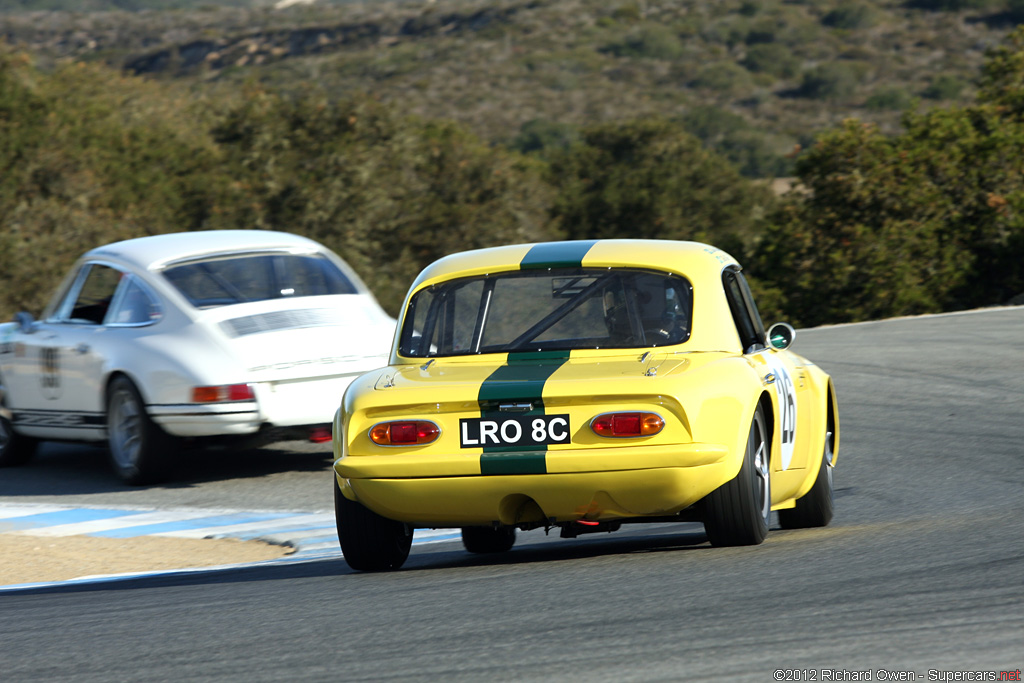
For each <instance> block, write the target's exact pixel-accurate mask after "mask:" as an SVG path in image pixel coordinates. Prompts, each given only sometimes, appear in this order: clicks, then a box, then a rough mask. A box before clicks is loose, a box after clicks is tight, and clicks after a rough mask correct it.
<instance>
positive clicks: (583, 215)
mask: <svg viewBox="0 0 1024 683" xmlns="http://www.w3.org/2000/svg"><path fill="white" fill-rule="evenodd" d="M549 178H550V182H551V184H552V185H553V186H554V187H555V189H556V191H557V195H556V199H555V202H554V208H553V211H552V216H553V218H554V219H555V220H556V221H558V223H559V225H560V227H561V230H562V231H563V232H564V233H565V235H566V236H567V237H569V238H573V239H591V238H606V237H636V238H660V239H696V240H705V241H711V242H713V243H715V244H718V245H719V246H722V247H723V248H727V249H733V250H736V251H737V252H740V253H742V249H743V247H744V244H745V243H746V241H747V240H749V239H750V238H751V237H752V234H753V231H754V225H755V221H756V218H757V216H758V215H760V214H761V213H763V212H764V211H765V210H766V208H767V207H768V206H769V205H770V204H771V202H772V201H773V197H772V196H771V195H770V193H768V192H767V190H765V189H764V188H763V187H760V186H757V185H755V184H753V183H751V182H750V181H748V180H745V179H744V178H742V177H741V176H740V175H739V173H738V172H737V171H736V169H735V168H734V167H733V166H732V165H731V164H729V163H728V162H727V161H725V160H724V159H722V158H721V157H720V156H718V155H717V154H715V153H714V152H711V151H709V150H707V149H705V148H704V147H703V146H702V145H701V143H700V141H698V140H697V139H696V138H694V137H693V136H691V135H689V134H688V133H686V132H685V130H684V129H683V128H682V125H681V124H677V123H673V122H670V121H665V120H662V119H642V120H637V121H633V122H630V123H627V124H607V125H601V126H595V127H591V128H587V129H584V130H583V131H582V140H581V142H580V143H579V144H577V145H575V146H573V147H572V148H571V149H570V150H569V151H567V152H565V153H563V154H559V155H556V156H555V157H554V158H553V159H552V163H551V168H550V173H549Z"/></svg>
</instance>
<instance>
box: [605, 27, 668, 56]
mask: <svg viewBox="0 0 1024 683" xmlns="http://www.w3.org/2000/svg"><path fill="white" fill-rule="evenodd" d="M683 49H684V48H683V42H682V41H681V40H680V39H679V36H678V35H677V34H676V32H675V31H673V30H672V29H671V28H670V27H668V26H662V25H661V24H651V23H647V24H642V25H640V26H638V27H637V28H636V29H634V30H632V31H630V32H629V34H628V35H626V36H625V37H624V38H622V39H621V40H617V41H614V42H612V43H609V44H608V45H606V46H605V47H604V51H605V52H608V53H610V54H613V55H615V56H616V57H638V58H642V59H662V60H672V59H676V58H678V57H679V56H681V55H682V54H683Z"/></svg>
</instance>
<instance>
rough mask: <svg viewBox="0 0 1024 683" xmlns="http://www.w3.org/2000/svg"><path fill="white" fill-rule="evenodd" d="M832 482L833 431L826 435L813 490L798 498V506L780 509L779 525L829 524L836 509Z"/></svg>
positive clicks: (790, 527) (806, 527)
mask: <svg viewBox="0 0 1024 683" xmlns="http://www.w3.org/2000/svg"><path fill="white" fill-rule="evenodd" d="M833 497H834V496H833V483H832V432H828V433H827V434H826V435H825V450H824V452H823V453H822V456H821V467H820V468H819V469H818V476H817V478H816V479H815V480H814V485H813V486H812V487H811V490H810V491H808V492H807V493H805V494H804V495H803V496H801V497H800V498H797V501H796V507H793V508H790V509H789V510H779V526H781V527H782V528H783V529H810V528H813V527H820V526H828V523H829V522H831V521H832V513H833V510H834V503H833Z"/></svg>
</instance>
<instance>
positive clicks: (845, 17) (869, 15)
mask: <svg viewBox="0 0 1024 683" xmlns="http://www.w3.org/2000/svg"><path fill="white" fill-rule="evenodd" d="M875 21H876V13H875V10H874V8H873V7H871V6H870V5H868V4H866V3H864V2H858V1H855V0H854V1H850V0H848V1H844V2H841V3H840V4H839V6H838V7H836V8H835V9H834V10H831V11H830V12H828V13H827V14H826V15H825V16H824V17H823V18H822V20H821V23H823V24H824V25H825V26H828V27H831V28H840V29H851V30H852V29H859V28H869V27H871V26H874V24H875Z"/></svg>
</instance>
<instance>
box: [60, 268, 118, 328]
mask: <svg viewBox="0 0 1024 683" xmlns="http://www.w3.org/2000/svg"><path fill="white" fill-rule="evenodd" d="M120 282H121V271H119V270H116V269H114V268H110V267H108V266H102V265H99V264H93V265H91V266H89V272H88V274H87V275H86V276H85V281H84V282H82V286H81V288H80V289H79V290H78V295H77V296H76V297H75V302H74V304H72V306H71V312H70V314H69V315H68V318H69V320H70V321H71V322H76V323H92V324H95V325H99V324H101V323H102V322H103V319H104V318H105V317H106V316H107V310H108V309H109V308H110V302H111V301H113V299H114V292H116V291H117V285H118V284H119V283H120Z"/></svg>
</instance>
